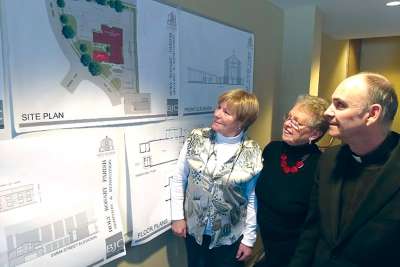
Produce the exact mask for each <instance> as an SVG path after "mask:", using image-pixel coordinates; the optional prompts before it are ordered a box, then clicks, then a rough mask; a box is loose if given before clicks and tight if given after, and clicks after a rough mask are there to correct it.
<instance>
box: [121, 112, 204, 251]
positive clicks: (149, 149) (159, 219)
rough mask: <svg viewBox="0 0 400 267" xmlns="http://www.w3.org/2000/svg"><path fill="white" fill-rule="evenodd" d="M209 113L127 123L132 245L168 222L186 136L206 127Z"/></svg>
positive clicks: (147, 238)
mask: <svg viewBox="0 0 400 267" xmlns="http://www.w3.org/2000/svg"><path fill="white" fill-rule="evenodd" d="M210 123H211V117H210V116H198V117H195V118H192V119H190V120H180V121H166V122H161V123H157V124H151V125H145V126H140V127H127V128H126V130H125V142H126V149H127V162H128V169H129V176H130V192H131V209H132V222H133V226H132V246H134V245H140V244H143V243H145V242H148V241H150V240H152V239H153V238H155V237H157V236H159V235H160V234H162V233H163V232H165V231H167V230H168V229H170V226H171V192H170V179H171V177H172V175H174V174H175V172H176V161H177V159H178V156H179V152H180V150H181V148H182V145H183V143H184V141H185V139H186V136H187V135H188V134H189V133H190V132H191V130H192V129H193V128H199V127H207V126H209V125H210Z"/></svg>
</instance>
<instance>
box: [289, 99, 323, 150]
mask: <svg viewBox="0 0 400 267" xmlns="http://www.w3.org/2000/svg"><path fill="white" fill-rule="evenodd" d="M313 119H314V117H313V115H312V114H311V113H310V112H307V110H305V109H304V108H303V107H302V106H301V105H298V104H297V105H295V106H294V107H293V108H292V109H291V110H290V111H289V112H288V114H287V116H286V118H285V121H284V122H283V127H282V140H283V141H284V142H286V143H287V144H289V145H292V146H298V145H304V144H307V143H309V141H310V139H311V140H314V139H316V138H318V137H319V136H320V135H321V133H320V132H318V131H317V130H315V129H313V128H312V126H311V121H312V120H313Z"/></svg>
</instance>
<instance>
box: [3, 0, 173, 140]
mask: <svg viewBox="0 0 400 267" xmlns="http://www.w3.org/2000/svg"><path fill="white" fill-rule="evenodd" d="M1 11H2V14H1V23H2V28H3V29H4V37H5V38H4V40H5V42H6V43H7V46H8V47H9V51H8V55H7V57H8V59H9V69H10V70H9V71H10V86H11V92H12V98H13V110H14V121H15V129H16V131H17V132H26V131H32V130H44V129H50V128H65V127H75V126H76V127H78V126H88V125H89V126H91V125H107V124H121V123H131V122H143V121H155V120H162V119H165V117H166V115H167V98H168V97H167V94H168V88H167V87H163V88H160V87H151V86H150V85H148V84H144V85H143V86H140V79H139V70H138V47H137V39H138V38H139V39H140V37H138V36H137V32H136V29H137V23H138V14H137V8H136V3H135V1H134V0H115V1H108V2H107V1H83V0H82V1H76V0H36V1H24V0H5V1H2V2H1ZM22 17H23V18H24V19H23V20H21V18H22ZM164 24H166V22H165V23H164ZM165 42H166V43H168V42H167V40H166V41H165ZM165 72H166V73H167V69H166V70H165ZM157 90H160V91H157Z"/></svg>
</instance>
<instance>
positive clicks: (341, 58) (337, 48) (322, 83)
mask: <svg viewBox="0 0 400 267" xmlns="http://www.w3.org/2000/svg"><path fill="white" fill-rule="evenodd" d="M348 51H349V41H347V40H335V39H332V38H331V37H329V36H328V35H326V34H322V42H321V62H320V75H319V85H318V96H320V97H322V98H324V99H326V100H327V101H328V102H329V103H330V100H331V95H332V93H333V91H334V90H335V88H336V86H338V84H339V83H340V82H341V81H342V80H343V79H345V78H346V75H347V66H348V57H349V52H348ZM330 141H331V140H330V137H329V136H328V135H325V137H324V138H322V139H321V141H320V142H319V145H320V146H322V147H325V146H327V145H328V144H329V143H330ZM337 143H338V141H335V142H334V144H337ZM331 145H332V144H331Z"/></svg>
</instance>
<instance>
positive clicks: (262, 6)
mask: <svg viewBox="0 0 400 267" xmlns="http://www.w3.org/2000/svg"><path fill="white" fill-rule="evenodd" d="M165 3H168V4H171V5H173V6H179V7H181V8H182V9H184V10H188V11H191V12H194V13H196V14H199V15H203V16H205V17H208V18H211V19H216V20H217V21H220V22H223V23H227V24H229V25H232V26H234V27H238V28H240V29H244V30H247V31H251V32H253V33H254V34H255V55H254V59H255V60H254V92H255V94H256V95H257V97H258V98H259V100H260V105H261V112H260V116H259V119H258V120H257V122H256V123H255V124H254V125H253V126H252V127H251V129H250V130H249V135H250V136H251V137H252V138H254V139H255V140H256V141H257V142H258V143H259V144H260V145H261V146H264V145H265V144H266V143H268V142H269V141H270V139H271V129H272V114H273V109H275V108H276V106H274V103H275V101H276V98H277V96H278V95H277V94H275V93H274V92H275V90H277V88H278V85H279V79H280V70H281V65H280V62H281V50H282V38H283V37H282V32H283V30H282V29H283V15H282V11H280V9H278V8H276V7H275V6H273V5H271V4H270V3H269V2H267V1H265V0H252V1H240V0H218V1H215V0H202V1H198V0H173V1H172V0H171V1H165ZM127 254H128V255H127V256H125V257H123V258H121V259H118V260H116V261H113V262H111V263H109V264H107V265H105V266H109V267H111V266H120V267H125V266H130V267H134V266H137V267H155V266H157V267H168V266H171V267H183V266H186V259H185V257H186V254H185V247H184V243H183V241H182V240H181V239H179V238H176V237H174V236H173V235H172V234H171V232H170V231H168V232H167V233H165V234H163V235H162V236H160V237H158V238H156V239H154V240H152V241H151V242H148V243H147V244H144V245H141V246H136V247H133V248H128V251H127Z"/></svg>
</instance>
